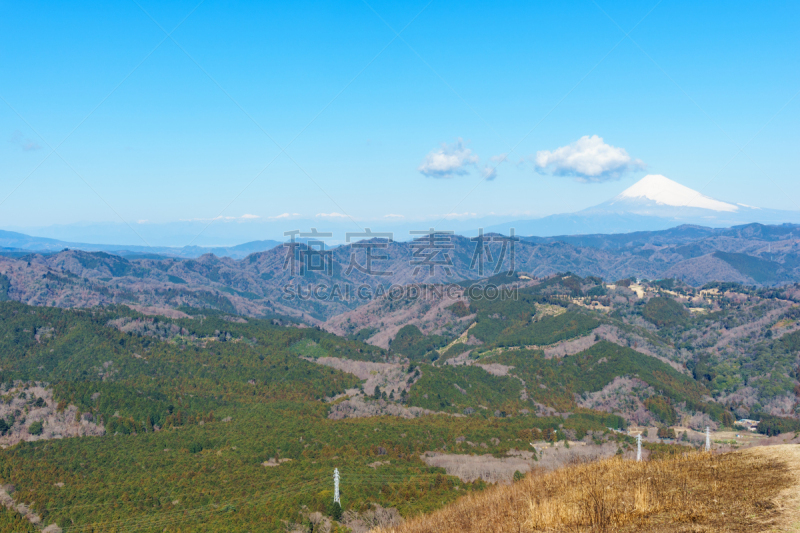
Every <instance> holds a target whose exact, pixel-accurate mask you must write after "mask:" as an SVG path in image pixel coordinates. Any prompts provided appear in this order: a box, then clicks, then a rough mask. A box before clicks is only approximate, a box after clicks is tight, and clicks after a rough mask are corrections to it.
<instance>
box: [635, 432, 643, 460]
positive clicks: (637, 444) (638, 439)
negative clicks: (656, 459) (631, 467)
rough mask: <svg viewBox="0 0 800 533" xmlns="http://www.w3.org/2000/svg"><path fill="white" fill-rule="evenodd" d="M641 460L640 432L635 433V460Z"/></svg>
mask: <svg viewBox="0 0 800 533" xmlns="http://www.w3.org/2000/svg"><path fill="white" fill-rule="evenodd" d="M641 460H642V434H641V433H639V434H638V435H636V461H637V462H640V461H641Z"/></svg>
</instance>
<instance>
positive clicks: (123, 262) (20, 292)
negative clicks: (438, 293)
mask: <svg viewBox="0 0 800 533" xmlns="http://www.w3.org/2000/svg"><path fill="white" fill-rule="evenodd" d="M487 237H497V236H496V235H488V236H487ZM374 244H375V245H378V244H380V245H381V246H380V247H378V248H376V249H374V250H373V252H374V253H371V254H370V255H371V256H372V267H371V268H372V271H373V272H376V271H381V272H385V273H386V274H385V275H370V274H369V272H367V271H366V268H367V265H368V264H369V261H368V260H367V258H366V254H367V253H369V252H368V250H367V249H366V248H364V247H363V246H361V245H355V246H354V245H344V246H338V247H336V248H333V249H331V250H330V254H329V255H327V256H326V258H325V259H324V260H322V259H321V257H320V256H317V257H316V260H315V259H314V257H312V256H314V255H315V254H314V253H312V252H309V250H308V249H307V246H306V245H305V244H300V245H299V249H298V250H296V251H295V252H296V253H295V254H294V256H292V253H291V248H289V247H286V246H276V247H273V248H271V249H269V250H266V251H258V252H254V253H251V254H249V255H247V256H246V257H244V258H242V259H239V260H236V259H234V258H231V257H219V256H216V255H213V254H211V253H206V254H204V255H202V256H200V257H199V258H196V259H194V258H182V257H177V256H174V257H165V256H162V255H142V254H139V255H136V254H132V255H129V256H128V257H120V255H112V254H110V253H106V252H101V251H82V250H74V249H71V250H66V251H59V252H55V253H47V254H34V253H28V254H27V255H26V256H25V257H14V256H13V255H12V256H6V257H0V299H4V298H10V299H13V300H18V301H21V302H24V303H27V304H30V305H47V306H58V307H89V306H93V305H105V304H122V303H128V304H132V305H147V306H157V307H180V306H190V307H211V308H215V309H219V310H222V311H225V312H228V313H239V314H244V315H250V316H266V315H270V314H284V315H286V314H292V315H295V316H297V315H299V314H302V315H303V316H304V317H305V318H306V319H307V320H308V321H310V322H313V321H324V320H326V319H327V318H330V317H331V316H334V315H338V314H341V313H344V312H347V311H349V310H352V309H354V308H356V307H359V306H360V305H363V304H364V303H367V302H368V301H369V295H375V294H378V290H379V287H383V288H384V290H386V288H387V287H388V286H389V285H408V284H411V283H418V284H448V283H449V284H453V283H456V284H457V283H463V282H465V281H467V282H468V281H470V280H477V279H480V278H487V277H490V276H492V274H495V273H500V274H503V273H505V272H507V271H508V270H509V269H514V270H515V271H516V272H518V273H525V274H527V275H528V276H529V277H539V278H541V277H547V276H550V275H553V274H556V273H559V272H561V273H564V272H573V273H575V274H577V275H579V276H583V277H586V276H596V277H600V278H602V279H604V280H607V281H614V280H620V279H623V278H630V277H637V278H645V279H662V278H676V279H680V280H682V281H684V282H686V283H688V284H690V285H693V286H702V285H704V284H706V283H709V282H713V281H720V282H739V283H743V284H747V285H765V286H776V285H785V284H791V283H797V282H800V225H792V224H783V225H780V226H764V225H761V224H749V225H745V226H737V227H734V228H729V229H714V228H708V227H701V226H693V225H684V226H681V227H678V228H673V229H670V230H666V231H660V232H638V233H631V234H624V235H584V236H562V237H529V238H522V239H520V241H519V242H517V243H516V244H515V247H514V253H513V254H511V253H510V250H508V249H507V250H506V252H508V253H505V254H504V253H503V249H502V246H503V243H502V242H499V241H492V242H489V243H486V244H485V245H484V250H483V253H482V254H481V255H480V256H477V255H476V244H477V243H476V241H475V240H473V239H470V238H468V237H464V236H460V235H454V236H451V237H449V239H448V240H447V241H446V242H445V243H444V244H445V245H446V246H445V247H443V248H439V250H440V252H441V253H439V254H438V255H436V256H431V255H430V254H428V253H420V250H422V251H423V252H424V250H425V249H430V248H429V245H428V244H427V243H423V242H422V241H416V242H397V241H391V242H387V241H386V240H379V239H375V240H374ZM440 244H442V243H440ZM378 256H380V257H378ZM292 257H294V260H292ZM512 257H513V264H512V263H511V261H512ZM426 258H427V259H431V260H432V261H431V263H435V264H436V265H435V267H434V268H432V269H431V268H429V266H428V265H429V264H430V263H425V261H424V260H425V259H426ZM495 261H497V262H501V265H499V266H498V265H497V264H496V263H495ZM315 263H316V264H317V265H318V266H319V267H320V268H312V267H310V266H305V267H303V265H313V264H315ZM482 263H483V264H484V267H485V268H484V270H483V271H481V270H480V265H481V264H482ZM323 265H326V266H325V267H324V268H323ZM431 271H432V272H431ZM334 286H338V287H339V291H340V293H339V295H338V297H337V296H336V294H335V293H334V292H333V287H334ZM346 286H348V287H349V289H346V288H345V287H346ZM359 287H363V288H364V289H365V294H367V296H366V297H364V296H361V295H360V293H358V292H357V291H358V288H359ZM317 288H320V289H321V292H320V293H317V292H314V297H312V296H311V290H312V289H313V290H314V291H316V290H317ZM348 292H349V294H352V298H351V297H347V296H345V294H348ZM318 294H322V296H321V297H320V296H319V295H318ZM287 296H290V297H289V298H287Z"/></svg>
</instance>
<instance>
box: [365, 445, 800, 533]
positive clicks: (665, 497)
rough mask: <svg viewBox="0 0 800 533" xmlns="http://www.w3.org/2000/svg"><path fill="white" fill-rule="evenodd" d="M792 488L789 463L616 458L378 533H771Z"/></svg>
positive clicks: (696, 455)
mask: <svg viewBox="0 0 800 533" xmlns="http://www.w3.org/2000/svg"><path fill="white" fill-rule="evenodd" d="M795 483H796V474H795V472H794V471H793V470H792V469H790V468H789V467H788V466H787V463H786V461H785V460H783V459H782V458H780V457H775V456H774V455H773V456H765V455H763V454H761V453H753V452H747V453H743V452H741V453H740V452H734V453H727V454H721V455H712V454H709V453H702V452H695V451H688V452H686V453H683V454H678V455H672V456H668V457H664V458H661V459H658V460H653V461H646V462H634V461H630V460H623V459H621V458H618V457H615V458H612V459H607V460H604V461H599V462H596V463H584V464H577V465H573V466H570V467H567V468H563V469H560V470H556V471H553V472H549V473H542V472H537V471H533V472H531V473H529V474H528V475H527V476H526V477H525V478H524V479H522V480H520V481H518V482H516V483H514V484H512V485H508V486H502V485H498V486H496V487H493V488H491V489H489V490H487V491H485V492H483V493H480V494H471V495H468V496H465V497H464V498H462V499H460V500H458V501H456V502H454V503H452V504H450V505H448V506H447V507H445V508H443V509H440V510H438V511H435V512H433V513H430V514H427V515H422V516H419V517H417V518H415V519H412V520H409V521H407V522H405V523H404V524H402V525H400V526H396V527H392V528H384V529H377V530H375V532H376V533H423V532H425V533H427V532H430V533H434V532H436V533H470V532H474V533H479V532H480V533H482V532H486V531H515V532H533V531H565V532H566V531H569V532H582V531H586V532H588V531H631V532H633V531H656V532H666V531H692V532H700V531H703V532H711V531H714V532H719V531H736V532H754V531H769V530H774V529H773V528H774V527H776V526H779V525H782V524H783V523H784V520H783V518H784V517H783V512H782V510H781V509H780V507H779V504H780V500H781V498H786V491H787V490H789V489H790V488H791V487H792V486H793V485H794V484H795ZM787 501H788V500H787ZM783 530H784V529H781V531H783Z"/></svg>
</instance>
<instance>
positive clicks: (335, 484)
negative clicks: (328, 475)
mask: <svg viewBox="0 0 800 533" xmlns="http://www.w3.org/2000/svg"><path fill="white" fill-rule="evenodd" d="M333 503H338V504H339V505H342V502H340V501H339V469H338V468H334V469H333Z"/></svg>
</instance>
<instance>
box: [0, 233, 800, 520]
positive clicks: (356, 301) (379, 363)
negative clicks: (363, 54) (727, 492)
mask: <svg viewBox="0 0 800 533" xmlns="http://www.w3.org/2000/svg"><path fill="white" fill-rule="evenodd" d="M798 233H800V230H799V229H798V227H797V226H791V225H783V226H762V225H756V224H754V225H748V226H742V227H735V228H731V229H727V230H712V229H709V228H701V227H694V226H691V227H690V226H683V227H679V228H675V229H673V230H667V231H665V232H643V233H638V234H627V235H608V236H584V237H575V238H574V239H572V240H571V239H568V238H565V239H563V240H556V239H533V238H522V239H520V240H519V242H516V243H515V254H514V264H513V272H512V273H509V272H508V271H509V270H512V268H511V266H512V265H511V264H510V260H511V259H510V257H509V255H508V254H506V255H502V253H501V252H502V250H501V248H500V246H501V244H502V243H501V242H490V243H489V244H487V249H488V252H489V253H488V254H487V257H492V258H500V257H504V262H502V263H500V261H499V260H498V263H499V264H496V265H495V264H491V263H490V264H487V266H486V269H485V270H484V271H483V272H480V271H479V270H478V269H477V268H474V267H475V265H474V261H473V259H474V257H475V256H474V245H475V242H474V241H471V240H469V239H467V238H464V237H458V236H455V237H453V239H452V245H453V246H452V248H449V249H448V251H449V256H450V258H451V259H452V262H451V263H450V264H449V265H447V266H449V273H448V272H443V271H444V270H445V269H443V268H441V267H437V268H436V269H435V273H434V275H433V276H428V275H427V274H428V272H427V270H424V271H417V272H415V268H414V265H413V258H414V249H413V244H414V243H413V242H411V243H400V242H393V241H392V242H380V241H375V242H373V244H375V245H380V247H379V250H378V251H380V252H381V253H382V254H384V255H386V256H387V259H386V260H385V262H384V263H383V264H382V269H383V270H385V271H391V275H387V276H374V275H369V274H367V273H364V272H362V271H360V270H358V269H351V270H350V271H348V268H347V267H348V265H349V264H350V262H351V260H356V261H357V262H358V263H359V264H363V263H364V261H365V255H364V254H365V253H369V252H368V251H366V252H365V251H364V248H363V247H361V248H357V247H356V248H349V247H347V246H340V247H337V248H334V249H332V251H331V252H330V255H329V256H328V258H329V259H330V261H331V267H330V269H329V271H323V272H320V271H311V270H308V269H307V270H306V271H299V272H296V273H294V274H293V273H292V272H291V271H287V269H286V268H285V264H286V262H287V249H286V247H283V246H279V247H276V248H274V249H272V250H268V251H266V252H258V253H254V254H251V255H249V256H247V257H245V258H243V259H241V260H234V259H229V258H219V257H216V256H213V255H204V256H201V257H200V258H197V259H182V258H175V257H162V256H151V257H141V258H132V257H127V258H125V257H121V256H117V255H113V254H109V253H105V252H85V251H79V250H64V251H61V252H57V253H49V254H29V255H24V256H13V257H2V258H0V289H1V292H0V299H1V300H2V302H0V383H1V385H0V387H1V389H0V395H1V396H0V397H2V404H0V446H2V447H3V450H2V451H0V484H2V491H0V502H1V503H2V504H3V505H2V506H0V531H39V530H44V531H49V532H56V531H188V530H191V531H194V530H198V531H297V532H299V531H305V532H308V531H341V532H344V531H352V532H366V531H369V530H372V529H373V528H385V530H392V529H391V528H400V527H406V526H402V524H405V523H408V524H409V525H408V526H407V527H409V528H412V529H407V530H408V531H416V530H417V529H413V527H416V526H414V524H416V523H417V522H414V521H413V520H412V519H413V518H414V517H417V516H420V515H422V514H425V513H431V512H438V511H437V510H441V509H448V508H449V507H447V506H448V504H451V503H453V502H457V501H461V498H462V497H464V496H465V495H466V496H467V497H468V498H482V497H483V496H482V495H483V494H486V495H487V496H486V497H490V496H488V495H491V494H495V492H491V491H497V490H501V488H502V487H503V486H510V487H515V486H517V484H518V483H527V482H528V481H524V480H525V479H528V480H530V479H533V477H532V476H534V477H535V476H540V475H547V474H545V473H546V472H550V471H556V472H560V471H561V470H559V469H560V468H562V467H565V466H569V465H576V464H580V463H586V462H592V463H593V462H594V461H596V460H602V459H607V460H609V461H619V460H630V459H633V458H634V457H635V455H636V440H635V437H636V436H637V435H640V436H642V438H643V450H642V451H643V454H644V456H645V459H652V462H653V464H655V463H656V462H657V461H658V460H661V459H662V458H663V460H677V459H675V458H676V457H680V456H681V454H686V453H689V452H693V451H694V450H696V449H701V448H703V446H704V443H705V438H706V437H705V434H704V432H705V431H706V428H709V431H710V432H711V435H712V447H713V449H714V450H715V451H717V452H723V451H734V450H742V449H747V448H750V447H753V446H755V445H758V444H765V443H778V442H781V443H785V442H794V441H795V440H796V439H797V435H798V434H800V417H799V416H798V414H799V413H800V406H799V404H798V396H800V379H799V378H800V305H799V304H800V286H798V283H797V282H798V280H800V263H798V262H797V259H796V258H797V257H798V255H797V254H798V240H797V239H798ZM302 250H303V249H302V248H301V251H302ZM359 254H361V255H359ZM337 284H338V285H339V286H340V287H341V286H344V285H350V286H352V287H363V288H364V291H363V293H362V294H366V295H368V296H369V297H364V298H359V297H357V298H352V299H349V300H348V299H345V298H332V297H330V294H331V293H330V289H331V287H333V286H335V285H337ZM321 286H325V287H326V288H325V290H324V291H319V293H318V294H321V295H322V296H324V297H316V296H311V297H306V296H303V295H309V294H312V295H313V294H314V291H313V290H311V289H314V288H315V287H321ZM286 287H293V289H291V290H288V291H287V289H286ZM309 287H310V288H311V289H309ZM391 287H399V288H401V289H402V290H399V291H395V292H392V290H391ZM294 288H298V291H299V292H298V291H295V289H294ZM409 288H413V290H409ZM309 291H310V292H309ZM349 294H358V292H357V291H352V292H350V293H349ZM298 295H299V296H298ZM756 422H757V424H756ZM750 426H753V429H754V431H750ZM593 464H595V463H593ZM596 464H606V463H596ZM665 464H666V463H665ZM759 464H760V463H759ZM743 465H744V463H743ZM754 465H755V466H754ZM745 466H746V468H755V469H757V468H761V467H760V466H758V465H756V464H755V463H747V464H746V465H745ZM745 466H742V468H745ZM654 468H655V467H654ZM737 468H738V467H737ZM334 469H338V471H339V472H340V474H341V485H340V491H341V504H334V503H333V478H332V475H333V471H334ZM754 471H755V470H754ZM526 475H527V476H528V477H526ZM587 475H588V474H587ZM592 475H595V474H592ZM537 479H538V478H537ZM547 479H550V478H547ZM553 479H554V480H555V479H556V478H553ZM726 479H727V478H726ZM787 479H788V478H787ZM784 481H785V480H783V478H781V480H777V478H776V481H775V483H776V485H775V487H779V486H783V485H781V483H784ZM553 482H554V483H555V482H556V481H553ZM726 483H727V481H726ZM520 486H522V485H520ZM664 486H665V487H666V486H667V485H664ZM487 489H489V491H488V492H487ZM659 490H661V489H659ZM664 490H667V489H666V488H665V489H664ZM670 490H671V489H670ZM754 490H755V489H754ZM758 490H761V489H758ZM765 494H766V493H765ZM770 494H771V493H770ZM773 496H774V495H773ZM773 496H769V497H770V498H772V497H773ZM766 497H767V496H765V498H766ZM470 501H471V500H470ZM476 501H477V500H476ZM720 509H722V508H720ZM759 509H760V508H759ZM718 511H719V512H723V511H724V510H718ZM442 512H443V511H442ZM654 512H655V511H654ZM714 512H716V511H709V512H708V513H707V514H705V515H702V516H700V515H698V518H697V520H699V521H700V522H698V524H700V525H702V524H706V525H707V527H708V528H712V529H708V530H713V527H715V526H714V524H716V523H717V522H715V520H718V518H719V515H718V514H714ZM754 512H755V511H754ZM758 512H761V511H758ZM765 512H766V511H765ZM426 516H427V515H426ZM430 516H438V515H430ZM759 516H760V515H759ZM703 521H705V522H703ZM420 523H421V522H420ZM742 523H744V522H742ZM747 523H748V524H750V525H748V527H750V526H752V524H754V523H755V522H753V523H751V522H747ZM590 525H591V524H590ZM581 527H583V526H581ZM587 527H588V526H587ZM592 527H594V526H592ZM698 527H699V526H698ZM703 527H706V526H703ZM753 527H755V526H753ZM759 527H760V526H759ZM396 530H397V531H401V530H402V531H405V530H406V529H396ZM751 530H753V529H751Z"/></svg>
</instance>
